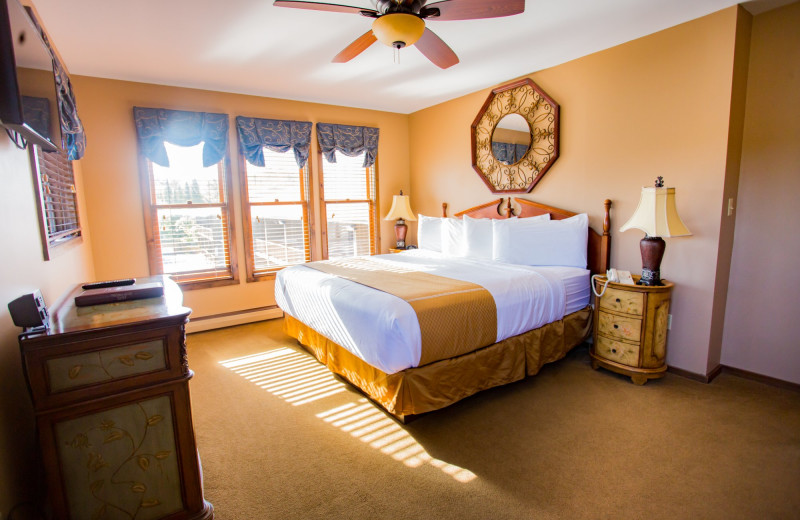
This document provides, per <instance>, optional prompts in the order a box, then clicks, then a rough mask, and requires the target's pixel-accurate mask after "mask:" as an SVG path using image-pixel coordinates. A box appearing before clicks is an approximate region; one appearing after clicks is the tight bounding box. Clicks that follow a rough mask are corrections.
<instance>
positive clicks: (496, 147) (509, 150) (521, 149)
mask: <svg viewBox="0 0 800 520" xmlns="http://www.w3.org/2000/svg"><path fill="white" fill-rule="evenodd" d="M492 153H493V154H494V156H495V158H496V159H497V160H498V161H500V162H502V163H505V164H514V163H515V162H518V161H521V160H522V158H523V157H525V154H526V153H528V145H526V144H512V143H501V142H499V141H492Z"/></svg>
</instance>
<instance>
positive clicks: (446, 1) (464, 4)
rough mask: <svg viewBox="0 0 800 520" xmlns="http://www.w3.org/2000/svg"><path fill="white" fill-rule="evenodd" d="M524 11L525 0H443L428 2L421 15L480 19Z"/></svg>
mask: <svg viewBox="0 0 800 520" xmlns="http://www.w3.org/2000/svg"><path fill="white" fill-rule="evenodd" d="M436 10H438V11H439V14H438V16H437V15H436V14H435V11H436ZM524 11H525V0H441V1H439V2H433V3H431V4H427V5H426V6H425V7H423V8H422V10H421V11H420V15H422V17H423V18H429V19H431V20H478V19H481V18H499V17H501V16H512V15H515V14H520V13H522V12H524Z"/></svg>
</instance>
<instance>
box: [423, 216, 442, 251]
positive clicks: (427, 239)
mask: <svg viewBox="0 0 800 520" xmlns="http://www.w3.org/2000/svg"><path fill="white" fill-rule="evenodd" d="M417 217H418V218H419V224H418V227H417V247H419V248H420V249H427V250H429V251H436V252H441V251H442V220H444V219H442V218H440V217H426V216H425V215H422V214H419V215H417Z"/></svg>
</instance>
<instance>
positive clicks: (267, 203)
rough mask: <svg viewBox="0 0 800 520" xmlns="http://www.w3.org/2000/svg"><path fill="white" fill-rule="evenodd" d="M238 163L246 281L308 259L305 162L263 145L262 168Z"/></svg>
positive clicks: (309, 253) (308, 237) (308, 231)
mask: <svg viewBox="0 0 800 520" xmlns="http://www.w3.org/2000/svg"><path fill="white" fill-rule="evenodd" d="M242 162H243V163H244V167H243V168H240V171H241V172H242V173H243V176H244V178H243V179H240V183H241V185H242V201H243V204H242V207H243V213H244V215H245V219H246V222H245V234H246V235H247V236H246V237H245V240H246V244H247V276H248V280H251V281H252V280H255V279H258V277H259V276H263V275H266V274H270V273H273V272H275V271H277V270H279V269H282V268H283V267H286V266H289V265H294V264H300V263H304V262H308V261H310V260H311V246H310V244H311V240H310V230H309V213H308V211H309V210H308V200H309V190H308V179H309V171H308V166H307V165H306V167H304V168H299V167H298V166H297V161H296V160H295V157H294V153H292V152H291V151H289V152H286V153H280V152H273V151H271V150H269V149H267V148H265V149H264V166H262V167H259V166H254V165H252V164H250V163H249V162H247V161H245V160H244V159H242Z"/></svg>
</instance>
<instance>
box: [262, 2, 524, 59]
mask: <svg viewBox="0 0 800 520" xmlns="http://www.w3.org/2000/svg"><path fill="white" fill-rule="evenodd" d="M274 5H276V6H278V7H293V8H295V9H311V10H314V11H329V12H334V13H354V14H360V15H362V16H366V17H368V18H375V21H374V22H372V29H371V30H369V31H367V32H366V33H364V34H363V35H361V36H359V37H358V38H357V39H356V40H355V41H354V42H353V43H351V44H350V45H348V46H347V47H345V48H344V49H343V50H342V51H341V52H340V53H339V54H337V55H336V56H334V58H333V60H332V61H333V62H334V63H344V62H347V61H350V60H352V59H353V58H355V57H356V56H358V55H359V54H361V53H362V52H364V51H365V50H367V48H368V47H369V46H370V45H372V44H373V43H375V41H376V40H379V41H380V42H381V43H384V44H386V45H388V46H390V47H394V48H395V49H396V51H395V52H397V49H402V48H403V47H407V46H410V45H416V47H417V49H419V51H420V52H421V53H422V54H423V55H424V56H425V57H426V58H428V59H429V60H431V61H432V62H433V63H434V64H435V65H437V66H439V67H441V68H443V69H446V68H448V67H452V66H453V65H455V64H456V63H458V56H456V53H455V52H453V50H452V49H451V48H450V47H448V46H447V44H446V43H445V42H444V41H443V40H442V39H441V38H439V37H438V36H436V34H435V33H434V32H433V31H431V30H430V29H428V28H427V27H425V20H426V19H429V20H441V21H447V20H477V19H482V18H498V17H501V16H511V15H515V14H520V13H522V12H523V11H525V0H439V1H434V2H431V3H428V0H377V2H376V8H375V9H367V8H363V7H355V6H350V5H339V4H328V3H323V2H306V1H304V0H275V3H274Z"/></svg>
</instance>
